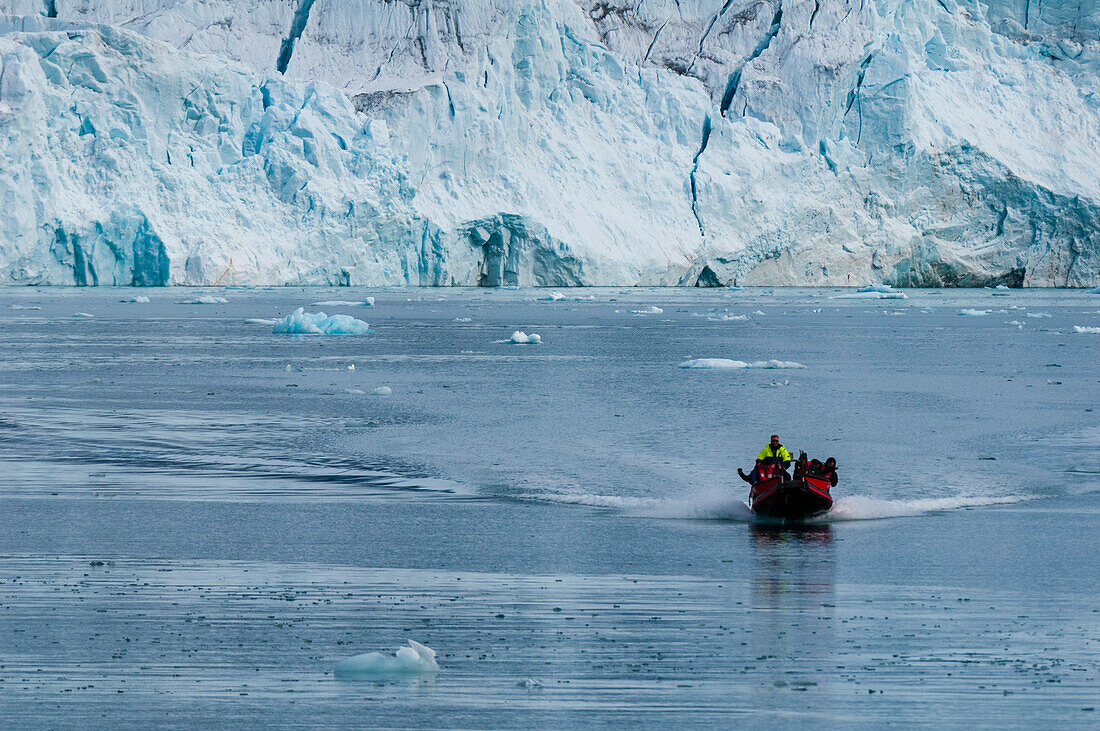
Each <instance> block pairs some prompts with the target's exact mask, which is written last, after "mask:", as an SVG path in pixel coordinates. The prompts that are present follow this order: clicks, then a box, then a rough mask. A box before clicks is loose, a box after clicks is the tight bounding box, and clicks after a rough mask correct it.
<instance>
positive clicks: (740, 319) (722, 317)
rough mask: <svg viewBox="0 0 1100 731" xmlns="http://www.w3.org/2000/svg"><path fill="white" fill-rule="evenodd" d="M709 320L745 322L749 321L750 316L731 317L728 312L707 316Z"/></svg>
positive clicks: (713, 313)
mask: <svg viewBox="0 0 1100 731" xmlns="http://www.w3.org/2000/svg"><path fill="white" fill-rule="evenodd" d="M707 319H708V320H710V321H711V322H744V321H745V320H748V319H749V316H748V315H731V314H730V313H728V312H712V313H710V314H709V315H707Z"/></svg>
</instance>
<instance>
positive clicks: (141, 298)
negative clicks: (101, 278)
mask: <svg viewBox="0 0 1100 731" xmlns="http://www.w3.org/2000/svg"><path fill="white" fill-rule="evenodd" d="M119 301H120V302H125V303H126V304H140V303H142V302H148V301H149V298H148V297H146V296H145V295H143V294H139V295H138V296H137V297H131V298H129V299H124V300H119Z"/></svg>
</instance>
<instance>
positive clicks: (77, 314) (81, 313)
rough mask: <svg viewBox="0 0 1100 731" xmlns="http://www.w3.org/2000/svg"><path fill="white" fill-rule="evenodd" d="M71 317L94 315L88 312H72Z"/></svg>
mask: <svg viewBox="0 0 1100 731" xmlns="http://www.w3.org/2000/svg"><path fill="white" fill-rule="evenodd" d="M73 317H95V315H93V314H92V313H90V312H74V313H73Z"/></svg>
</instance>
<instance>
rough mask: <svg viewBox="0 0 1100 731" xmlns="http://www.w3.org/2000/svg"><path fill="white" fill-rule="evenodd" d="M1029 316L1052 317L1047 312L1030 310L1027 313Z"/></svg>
mask: <svg viewBox="0 0 1100 731" xmlns="http://www.w3.org/2000/svg"><path fill="white" fill-rule="evenodd" d="M1027 316H1028V317H1036V318H1038V317H1050V315H1048V314H1047V313H1045V312H1029V313H1027Z"/></svg>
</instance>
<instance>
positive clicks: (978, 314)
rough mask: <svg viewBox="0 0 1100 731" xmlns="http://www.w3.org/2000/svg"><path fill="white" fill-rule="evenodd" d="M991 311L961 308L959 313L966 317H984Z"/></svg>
mask: <svg viewBox="0 0 1100 731" xmlns="http://www.w3.org/2000/svg"><path fill="white" fill-rule="evenodd" d="M989 312H990V311H989V310H959V315H960V316H965V317H982V316H983V315H988V314H989Z"/></svg>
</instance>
